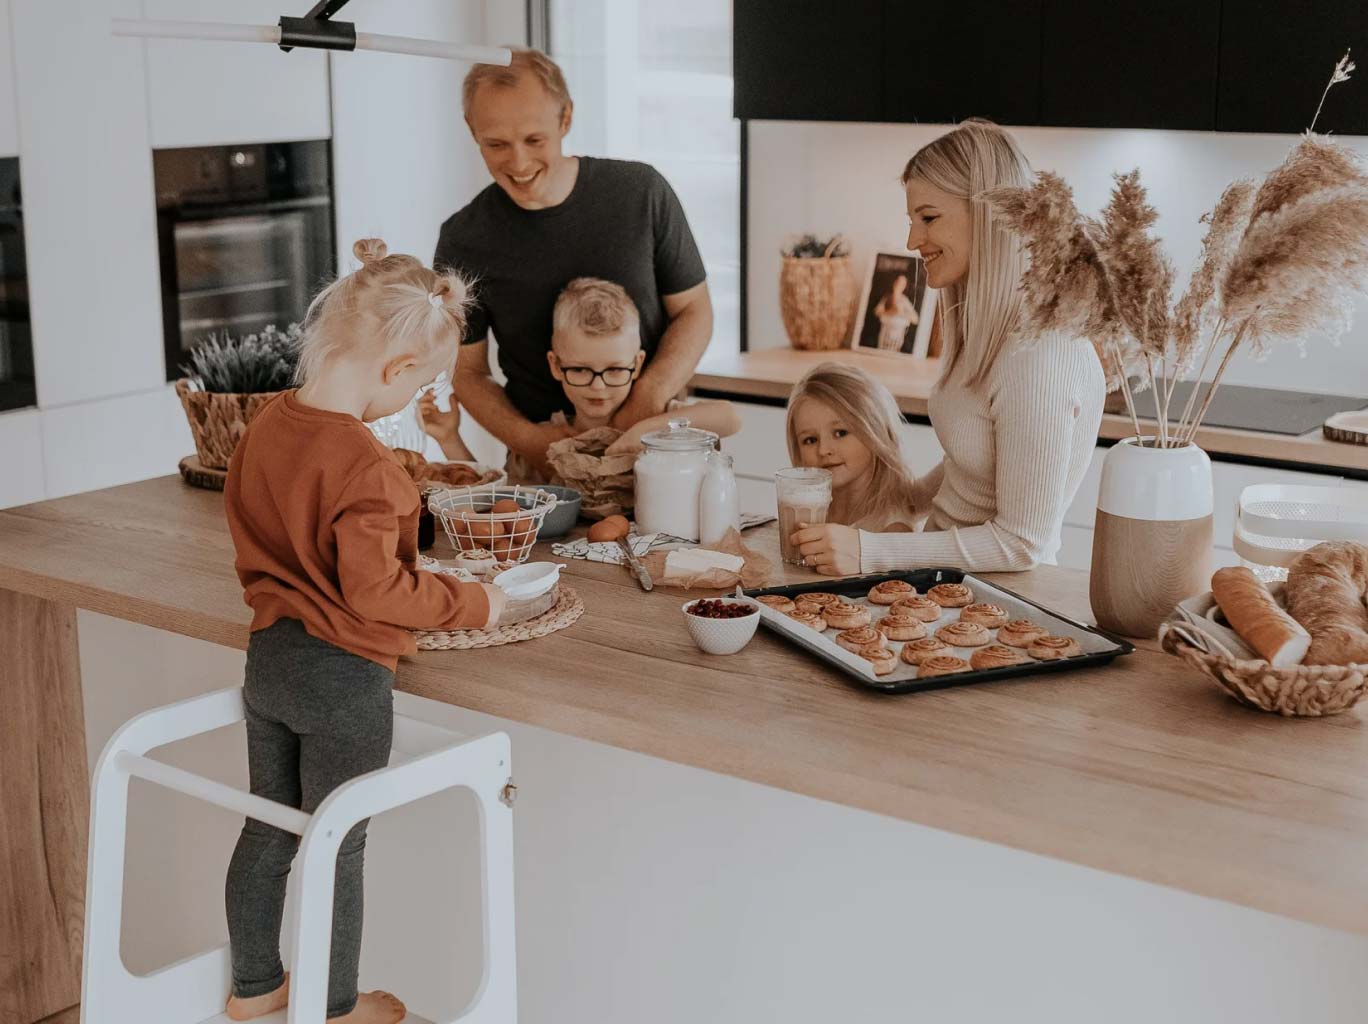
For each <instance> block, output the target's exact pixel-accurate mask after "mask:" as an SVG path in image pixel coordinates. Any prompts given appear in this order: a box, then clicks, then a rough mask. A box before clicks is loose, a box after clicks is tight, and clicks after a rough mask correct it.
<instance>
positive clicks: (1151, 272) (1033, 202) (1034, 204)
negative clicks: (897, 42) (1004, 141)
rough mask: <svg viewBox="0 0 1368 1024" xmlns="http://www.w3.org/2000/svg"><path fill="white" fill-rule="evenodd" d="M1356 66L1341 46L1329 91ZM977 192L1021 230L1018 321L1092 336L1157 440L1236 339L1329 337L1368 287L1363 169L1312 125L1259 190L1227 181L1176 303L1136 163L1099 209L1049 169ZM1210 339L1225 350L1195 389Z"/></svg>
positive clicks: (1184, 425)
mask: <svg viewBox="0 0 1368 1024" xmlns="http://www.w3.org/2000/svg"><path fill="white" fill-rule="evenodd" d="M1353 70H1354V65H1353V63H1352V62H1351V61H1350V60H1349V55H1348V54H1347V53H1346V54H1345V56H1344V58H1343V59H1341V60H1340V62H1339V63H1338V64H1336V65H1335V70H1334V72H1333V74H1332V75H1331V78H1330V81H1329V83H1327V85H1326V92H1327V93H1328V92H1329V90H1330V88H1331V87H1332V86H1334V85H1335V84H1336V83H1338V82H1344V81H1347V80H1348V79H1349V75H1350V72H1352V71H1353ZM1324 99H1325V96H1324V94H1323V95H1322V97H1321V102H1322V104H1323V103H1324ZM1316 113H1317V117H1319V114H1320V108H1319V107H1318V108H1317V112H1316ZM1314 125H1315V120H1314V119H1313V120H1312V127H1314ZM978 198H980V199H981V200H983V201H985V202H987V203H989V204H990V205H991V207H992V209H993V212H994V213H995V214H996V215H997V216H999V217H1000V218H1001V219H1002V220H1003V221H1004V222H1005V223H1006V224H1007V225H1008V226H1009V227H1010V228H1011V229H1012V230H1014V231H1016V232H1018V233H1019V234H1020V235H1021V236H1022V238H1023V240H1024V244H1025V248H1026V251H1027V253H1028V255H1029V257H1030V266H1029V267H1028V269H1027V270H1026V272H1025V274H1024V275H1023V277H1022V281H1021V293H1022V312H1021V324H1020V326H1021V329H1022V330H1023V331H1029V332H1036V333H1045V332H1051V331H1062V332H1069V333H1074V334H1084V335H1086V336H1087V337H1089V338H1090V339H1091V340H1092V342H1093V345H1094V347H1095V349H1096V350H1097V353H1098V358H1099V360H1100V361H1101V363H1102V367H1103V370H1104V371H1105V372H1106V374H1107V378H1108V382H1109V385H1110V384H1112V383H1113V382H1117V383H1119V384H1120V386H1121V388H1122V390H1123V392H1124V394H1125V399H1126V408H1127V411H1128V412H1129V413H1130V415H1131V419H1132V423H1133V424H1134V426H1135V432H1136V436H1137V438H1139V437H1140V423H1139V418H1138V416H1137V415H1136V412H1135V394H1137V393H1139V392H1140V391H1142V390H1144V388H1145V386H1148V387H1149V388H1150V389H1151V390H1152V391H1153V393H1154V406H1155V421H1156V424H1157V434H1158V437H1157V439H1156V441H1155V443H1156V444H1157V445H1160V446H1163V447H1178V446H1181V445H1185V444H1190V443H1192V442H1193V440H1194V439H1195V437H1196V435H1197V431H1198V429H1199V428H1200V426H1201V423H1202V419H1203V417H1205V415H1206V412H1207V410H1208V409H1209V408H1210V406H1211V400H1212V397H1213V395H1214V394H1215V392H1216V389H1217V388H1218V387H1219V386H1220V383H1221V379H1222V377H1223V376H1224V375H1225V371H1226V368H1227V367H1228V366H1229V365H1230V362H1231V360H1232V359H1233V357H1234V356H1235V355H1236V354H1237V353H1238V352H1239V351H1241V350H1242V349H1245V348H1248V349H1252V350H1254V351H1256V352H1258V351H1261V350H1262V349H1264V348H1266V347H1267V346H1268V345H1271V344H1277V343H1286V342H1289V341H1290V342H1292V343H1295V344H1297V345H1302V344H1304V343H1305V339H1306V337H1307V335H1310V334H1325V335H1329V336H1330V337H1332V338H1337V337H1338V336H1339V335H1340V334H1342V333H1343V332H1344V330H1346V329H1347V327H1348V324H1349V320H1350V317H1351V315H1352V312H1353V304H1354V299H1355V296H1357V295H1360V294H1363V293H1365V292H1368V172H1366V171H1365V169H1364V166H1363V164H1362V162H1361V161H1360V159H1359V157H1358V156H1357V155H1356V154H1355V153H1354V152H1353V151H1351V150H1349V149H1346V148H1345V147H1343V146H1340V145H1338V144H1336V143H1334V142H1331V141H1330V140H1329V139H1326V138H1324V137H1323V136H1318V135H1313V134H1311V132H1310V131H1309V130H1308V132H1307V134H1306V135H1304V136H1303V137H1302V138H1301V139H1300V140H1299V141H1298V142H1297V144H1296V145H1295V146H1294V147H1293V148H1292V150H1291V151H1290V152H1289V153H1288V154H1287V157H1286V158H1285V159H1284V160H1283V162H1282V163H1281V164H1280V165H1279V166H1278V167H1276V168H1274V169H1273V170H1272V171H1271V172H1269V174H1268V175H1267V176H1265V178H1264V179H1263V181H1262V182H1260V183H1259V184H1258V186H1257V188H1256V187H1255V184H1254V183H1253V182H1250V181H1236V182H1235V183H1233V184H1232V185H1230V186H1229V187H1228V188H1227V189H1226V190H1225V192H1223V193H1222V195H1221V198H1220V200H1219V201H1218V202H1217V203H1216V206H1215V208H1214V209H1213V210H1212V211H1211V212H1210V213H1208V214H1206V215H1205V216H1204V217H1203V218H1202V222H1203V223H1205V224H1206V225H1207V231H1206V235H1205V237H1204V238H1203V240H1202V249H1201V253H1200V254H1199V257H1198V260H1197V263H1196V265H1195V267H1194V269H1193V271H1192V273H1191V275H1190V277H1189V279H1188V282H1187V286H1186V288H1185V289H1184V290H1183V293H1182V296H1181V297H1180V298H1179V299H1178V301H1177V303H1176V304H1174V303H1172V301H1171V299H1172V292H1173V284H1174V273H1173V267H1172V265H1171V263H1170V262H1169V260H1168V258H1167V257H1166V256H1165V254H1164V251H1163V248H1162V245H1161V244H1160V241H1159V240H1158V239H1157V238H1155V237H1154V235H1153V234H1152V228H1153V226H1154V224H1155V222H1156V221H1157V219H1158V213H1157V211H1155V209H1154V207H1153V206H1151V205H1150V203H1149V198H1148V195H1147V194H1146V191H1145V187H1144V185H1143V184H1142V183H1141V181H1140V173H1139V171H1131V172H1130V173H1128V174H1118V175H1116V176H1115V186H1114V188H1113V190H1112V194H1111V197H1110V199H1109V201H1108V203H1107V206H1106V207H1105V208H1104V209H1103V211H1102V212H1101V214H1100V216H1099V217H1098V218H1097V219H1096V220H1094V219H1091V218H1088V217H1086V216H1084V215H1083V214H1081V213H1080V212H1079V211H1078V209H1077V207H1076V205H1075V204H1074V199H1073V192H1072V191H1071V190H1070V188H1069V186H1068V185H1067V184H1066V183H1065V182H1064V181H1063V179H1061V178H1059V177H1058V176H1057V175H1053V174H1048V173H1042V174H1040V175H1038V176H1037V178H1036V180H1035V182H1034V183H1033V184H1032V185H1030V186H1029V187H1025V188H1000V189H993V190H991V191H989V192H985V193H983V194H982V195H981V196H979V197H978ZM1217 351H1223V354H1222V357H1221V360H1220V362H1219V364H1218V366H1217V368H1216V371H1215V373H1214V374H1213V375H1212V378H1211V381H1210V384H1209V385H1208V386H1207V388H1206V392H1205V395H1204V396H1202V398H1201V399H1200V401H1199V400H1198V396H1199V392H1200V391H1201V383H1202V381H1203V378H1204V377H1205V375H1206V371H1207V367H1208V365H1209V364H1210V361H1211V359H1212V357H1213V356H1214V354H1215V353H1216V352H1217ZM1199 353H1201V361H1200V365H1198V366H1197V370H1196V373H1195V376H1194V377H1193V379H1194V385H1193V389H1192V394H1191V395H1190V396H1189V398H1188V401H1187V403H1186V405H1185V406H1184V408H1183V410H1182V413H1181V415H1180V416H1179V417H1178V418H1177V421H1176V422H1174V423H1172V424H1171V423H1170V404H1171V400H1172V397H1173V390H1174V385H1175V384H1176V383H1177V381H1178V380H1179V379H1180V378H1182V377H1185V376H1187V375H1188V374H1190V373H1191V372H1192V369H1193V366H1194V364H1197V362H1198V358H1197V357H1198V354H1199ZM1141 368H1143V375H1142V378H1141V382H1140V385H1139V386H1132V384H1131V381H1130V375H1131V373H1132V372H1135V371H1137V370H1140V369H1141ZM1161 383H1162V386H1161ZM1110 389H1111V388H1110V386H1109V390H1110Z"/></svg>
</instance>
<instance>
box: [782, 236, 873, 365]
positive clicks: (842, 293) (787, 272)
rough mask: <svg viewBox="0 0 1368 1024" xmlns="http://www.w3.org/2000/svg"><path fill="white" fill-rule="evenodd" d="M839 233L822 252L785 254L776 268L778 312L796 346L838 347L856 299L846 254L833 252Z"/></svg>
mask: <svg viewBox="0 0 1368 1024" xmlns="http://www.w3.org/2000/svg"><path fill="white" fill-rule="evenodd" d="M840 242H841V237H840V236H839V235H838V236H837V237H835V238H833V239H832V240H831V244H830V245H828V246H827V249H826V253H825V254H823V255H822V256H816V257H813V256H785V257H784V266H783V269H782V270H781V271H780V272H779V315H780V316H781V317H782V318H783V320H784V330H786V331H787V332H788V336H789V343H790V344H791V345H793V347H794V348H797V349H805V350H809V351H820V352H826V351H831V350H833V349H838V348H842V347H843V346H844V345H845V344H846V342H847V341H849V339H850V327H851V321H852V318H853V317H854V315H855V306H856V303H858V302H859V288H858V286H857V285H856V283H855V275H854V274H852V273H851V272H850V257H849V256H833V255H831V254H832V252H834V251H835V249H836V246H837V245H838V244H840Z"/></svg>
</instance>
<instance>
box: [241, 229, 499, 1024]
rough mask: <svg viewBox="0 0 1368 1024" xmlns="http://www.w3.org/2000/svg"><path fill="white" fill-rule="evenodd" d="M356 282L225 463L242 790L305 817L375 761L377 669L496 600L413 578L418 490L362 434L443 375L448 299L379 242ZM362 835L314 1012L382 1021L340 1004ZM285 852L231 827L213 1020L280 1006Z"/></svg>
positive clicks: (384, 730) (459, 292) (451, 291)
mask: <svg viewBox="0 0 1368 1024" xmlns="http://www.w3.org/2000/svg"><path fill="white" fill-rule="evenodd" d="M353 251H354V252H355V254H356V256H357V258H358V259H360V260H361V267H360V269H358V270H356V271H355V272H354V273H352V274H348V275H346V276H344V277H341V278H339V279H338V280H337V281H335V282H334V283H333V284H331V285H329V286H328V287H327V288H325V289H324V290H323V291H322V292H321V293H320V294H319V295H318V297H317V298H315V299H314V301H313V303H312V304H311V305H310V307H309V312H308V315H307V317H306V318H305V328H304V340H303V350H302V352H301V358H300V367H299V381H300V387H299V389H298V390H296V391H287V392H285V393H284V394H282V395H281V396H280V397H279V398H276V399H274V400H273V401H271V402H270V403H269V404H268V405H266V406H265V407H264V408H263V409H262V410H261V411H260V412H259V413H258V414H257V416H256V417H255V418H254V419H253V420H252V423H251V426H250V427H249V428H248V429H247V432H246V433H245V434H244V435H243V438H242V440H241V442H240V443H239V444H238V447H237V450H236V452H235V453H234V455H233V459H232V463H231V464H230V465H229V468H228V483H227V488H226V492H225V498H226V508H227V514H228V525H229V529H230V530H231V532H232V536H233V544H234V547H235V548H236V550H237V561H236V566H237V572H238V576H239V578H240V579H241V580H242V585H243V588H244V590H245V596H246V601H247V603H248V604H249V605H250V606H251V608H252V611H253V617H252V635H251V640H250V642H249V645H248V648H247V673H246V679H245V682H244V685H243V697H244V700H245V703H246V706H247V751H248V762H249V767H250V772H251V790H252V792H253V793H255V794H256V795H258V796H262V797H265V798H266V799H268V800H275V801H277V802H279V803H283V804H288V805H290V806H292V807H298V808H300V809H302V810H304V811H306V812H310V813H311V812H313V811H314V810H315V809H316V808H317V807H318V805H319V804H320V803H321V802H322V800H323V798H324V797H326V796H327V795H328V794H329V793H330V792H332V790H334V789H336V788H337V787H338V786H340V785H341V784H342V783H344V782H346V781H348V780H349V779H352V778H355V777H356V776H358V775H361V774H364V773H366V772H369V771H374V770H375V769H377V768H381V767H384V766H385V765H386V764H387V763H388V761H389V753H390V740H391V736H392V732H393V727H394V712H393V686H394V671H395V667H396V665H397V662H398V659H399V655H401V654H411V653H413V652H414V650H415V644H414V640H413V637H412V635H411V633H410V632H409V630H410V629H414V628H428V629H462V628H472V627H473V628H480V627H487V626H491V625H493V624H494V623H496V622H497V621H498V619H499V615H500V613H501V612H502V610H503V606H504V599H503V591H501V590H499V589H498V588H497V587H494V586H489V585H486V584H479V583H461V582H458V581H456V580H455V579H453V578H451V577H448V576H439V575H436V574H433V573H428V572H423V571H420V570H419V569H418V568H417V556H418V544H417V536H418V507H419V496H418V491H417V489H416V488H415V487H414V485H413V483H412V481H411V480H410V479H409V476H408V474H407V473H406V472H405V471H404V470H403V468H402V467H401V466H400V465H399V463H398V461H397V460H396V459H395V458H394V456H393V454H392V453H391V452H390V450H389V449H388V448H386V447H385V446H384V445H382V444H380V443H379V442H378V441H377V440H376V439H375V437H374V436H373V435H372V434H371V431H370V429H369V428H368V427H367V426H366V423H367V422H369V421H372V420H376V419H379V418H380V417H382V416H388V415H390V414H391V413H395V412H398V411H399V410H400V409H403V408H405V407H406V406H407V405H408V404H409V402H410V401H411V400H412V398H413V396H414V394H415V393H416V392H417V391H418V389H419V388H420V387H422V386H423V385H425V384H428V383H430V382H431V381H432V380H433V379H434V378H435V377H436V376H437V375H438V374H439V373H441V372H442V371H443V370H451V369H452V367H453V366H454V364H455V362H456V353H457V350H458V346H459V344H460V339H461V335H462V333H463V331H464V328H465V310H466V305H467V297H466V291H467V289H466V285H465V283H464V282H463V281H462V280H461V279H460V278H459V277H456V276H455V275H452V274H437V273H434V272H433V271H432V270H429V269H428V268H427V267H424V266H423V264H422V263H420V262H419V261H418V260H417V259H415V258H413V257H412V256H401V255H395V256H389V255H386V249H385V244H384V243H383V242H381V241H380V240H379V239H363V240H362V241H359V242H357V243H356V245H355V246H354V247H353ZM365 841H366V832H365V822H362V823H361V824H359V825H357V826H356V828H354V829H353V830H352V831H351V833H349V834H348V836H347V837H346V839H345V840H344V841H343V843H342V847H341V851H340V852H339V854H338V858H337V882H336V890H335V897H334V909H333V939H332V962H331V971H330V974H329V981H328V1017H329V1019H337V1020H343V1021H346V1022H348V1024H392V1022H397V1021H399V1020H401V1019H402V1018H403V1016H404V1014H405V1009H404V1005H403V1004H402V1003H401V1002H400V1001H399V1000H398V999H396V998H395V997H394V996H392V995H390V994H388V993H384V992H368V993H365V994H363V995H359V996H358V993H357V991H356V979H357V964H358V960H359V956H360V949H361V910H362V908H361V899H362V865H363V855H364V850H365ZM298 845H299V839H298V837H296V836H294V835H292V834H291V833H289V832H285V831H283V830H281V829H278V828H275V827H273V826H271V825H267V824H265V823H263V822H260V821H256V820H253V819H248V821H247V823H246V825H245V826H244V827H243V830H242V835H241V837H240V838H239V839H238V844H237V848H236V850H235V851H234V853H233V859H232V862H231V864H230V865H229V868H228V879H227V885H226V902H227V911H228V933H229V939H230V942H231V945H232V954H233V992H232V996H231V998H230V999H229V1001H228V1007H227V1011H228V1016H229V1017H231V1018H232V1019H234V1020H248V1019H250V1018H252V1017H258V1016H261V1015H263V1014H266V1013H270V1012H273V1011H275V1010H277V1009H279V1008H281V1007H282V1006H284V1005H285V1004H286V1001H287V994H288V993H287V979H286V976H285V972H284V969H283V967H282V965H281V961H280V923H281V916H282V913H283V911H284V905H285V883H286V879H287V877H288V875H289V870H290V863H291V861H292V860H293V858H294V854H295V850H296V849H297V847H298Z"/></svg>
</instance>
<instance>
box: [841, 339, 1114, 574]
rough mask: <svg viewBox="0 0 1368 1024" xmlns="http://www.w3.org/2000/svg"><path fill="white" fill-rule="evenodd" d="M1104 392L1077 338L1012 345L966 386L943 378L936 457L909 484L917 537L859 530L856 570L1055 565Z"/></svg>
mask: <svg viewBox="0 0 1368 1024" xmlns="http://www.w3.org/2000/svg"><path fill="white" fill-rule="evenodd" d="M955 376H956V377H958V376H959V375H958V373H956V375H955ZM1105 398H1106V384H1105V382H1104V380H1103V376H1102V366H1101V364H1100V363H1099V362H1098V360H1097V355H1096V353H1095V352H1094V351H1093V348H1092V345H1091V344H1090V343H1089V342H1088V341H1087V340H1086V339H1081V338H1080V339H1070V338H1050V339H1042V340H1040V341H1037V342H1031V343H1024V344H1022V343H1018V344H1016V345H1014V346H1013V347H1011V348H1009V349H1007V350H1006V351H1004V352H1003V353H1002V354H1001V355H1000V356H999V357H998V359H997V362H996V363H995V364H994V365H993V368H992V370H991V371H989V374H988V377H987V379H986V380H985V381H984V383H983V384H982V385H981V386H980V387H979V388H978V389H975V390H970V389H969V388H966V387H964V386H963V385H962V384H961V383H960V382H959V381H958V380H956V379H952V380H950V381H942V382H941V383H940V384H938V385H937V386H936V388H935V390H933V391H932V393H931V400H930V403H929V411H930V414H931V425H932V427H934V428H935V431H936V437H937V439H938V440H939V441H940V444H941V448H942V449H944V452H945V457H944V459H943V460H942V461H941V462H940V463H939V464H938V465H937V466H936V467H935V468H934V469H932V470H931V471H930V472H929V473H927V474H925V475H924V476H922V477H921V478H919V479H918V481H917V495H918V506H919V507H921V508H925V507H926V503H928V502H929V503H930V518H929V519H928V520H927V522H926V526H925V527H924V529H923V531H922V532H921V533H869V532H866V531H864V530H861V531H860V570H861V572H884V571H888V570H893V569H912V568H921V567H924V566H940V565H944V566H958V567H961V568H964V569H968V570H971V571H975V572H1000V571H1011V570H1016V569H1029V568H1031V567H1032V566H1033V565H1036V564H1037V563H1047V564H1053V562H1054V561H1055V555H1056V553H1057V552H1058V551H1059V543H1060V527H1061V525H1062V524H1063V521H1064V512H1065V510H1066V509H1067V508H1068V507H1069V503H1070V502H1071V501H1073V497H1074V494H1076V493H1077V491H1078V486H1079V484H1080V483H1081V482H1082V480H1083V474H1084V473H1085V472H1087V469H1088V463H1089V461H1090V459H1091V458H1092V453H1093V449H1094V448H1095V446H1096V444H1097V428H1098V425H1099V424H1100V422H1101V420H1102V403H1103V401H1104V399H1105Z"/></svg>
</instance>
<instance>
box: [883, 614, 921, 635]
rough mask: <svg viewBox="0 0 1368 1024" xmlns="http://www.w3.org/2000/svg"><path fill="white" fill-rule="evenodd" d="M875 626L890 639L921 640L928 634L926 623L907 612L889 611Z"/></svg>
mask: <svg viewBox="0 0 1368 1024" xmlns="http://www.w3.org/2000/svg"><path fill="white" fill-rule="evenodd" d="M874 627H875V628H876V629H877V630H878V631H879V632H880V633H882V634H883V635H884V636H886V637H888V639H890V640H898V641H905V640H920V639H921V638H922V637H924V636H926V623H924V622H922V620H921V619H919V618H917V617H916V616H915V615H908V614H907V613H906V612H889V613H888V614H887V615H885V616H884V617H883V618H882V619H880V620H879V621H878V622H876V623H875V624H874Z"/></svg>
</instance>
